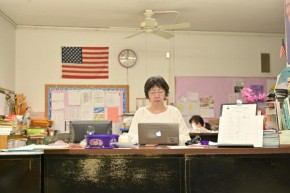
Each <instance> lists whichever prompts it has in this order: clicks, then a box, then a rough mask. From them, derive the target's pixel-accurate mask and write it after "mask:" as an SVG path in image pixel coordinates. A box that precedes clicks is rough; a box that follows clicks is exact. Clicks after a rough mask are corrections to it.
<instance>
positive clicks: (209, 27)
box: [0, 0, 285, 34]
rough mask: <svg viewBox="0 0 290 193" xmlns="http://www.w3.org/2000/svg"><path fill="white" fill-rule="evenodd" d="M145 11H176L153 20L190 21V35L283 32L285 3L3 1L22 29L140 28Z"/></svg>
mask: <svg viewBox="0 0 290 193" xmlns="http://www.w3.org/2000/svg"><path fill="white" fill-rule="evenodd" d="M147 9H150V10H153V11H165V10H171V11H172V10H174V11H178V12H179V14H174V13H168V14H155V15H154V16H153V17H154V18H156V19H157V21H158V23H159V24H160V25H163V24H171V23H180V22H190V23H191V26H192V27H191V28H190V29H187V30H191V31H220V32H223V31H226V32H249V33H278V34H284V33H285V32H284V31H285V30H284V0H0V14H1V15H2V16H4V17H5V18H6V19H7V20H10V22H11V23H14V24H16V25H18V26H19V27H21V26H22V25H25V26H26V25H27V26H53V27H77V28H108V27H128V28H137V27H139V23H140V22H141V21H143V19H144V16H143V12H144V10H147ZM183 30H184V29H183Z"/></svg>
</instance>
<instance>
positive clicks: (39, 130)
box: [26, 118, 52, 144]
mask: <svg viewBox="0 0 290 193" xmlns="http://www.w3.org/2000/svg"><path fill="white" fill-rule="evenodd" d="M51 126H52V121H50V120H48V119H46V118H32V119H31V123H30V127H29V128H27V129H26V134H27V137H28V138H29V139H30V143H35V144H42V143H43V141H44V138H45V137H46V136H47V135H48V130H49V128H50V127H51Z"/></svg>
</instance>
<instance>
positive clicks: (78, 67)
mask: <svg viewBox="0 0 290 193" xmlns="http://www.w3.org/2000/svg"><path fill="white" fill-rule="evenodd" d="M62 68H63V69H65V68H76V69H82V68H95V69H98V68H108V66H104V65H102V66H96V65H92V66H78V65H74V66H70V65H62Z"/></svg>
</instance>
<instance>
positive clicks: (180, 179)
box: [44, 154, 185, 193]
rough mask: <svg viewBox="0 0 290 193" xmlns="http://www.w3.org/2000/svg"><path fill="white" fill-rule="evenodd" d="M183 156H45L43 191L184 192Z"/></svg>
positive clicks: (47, 192)
mask: <svg viewBox="0 0 290 193" xmlns="http://www.w3.org/2000/svg"><path fill="white" fill-rule="evenodd" d="M184 171H185V160H184V155H140V154H139V155H120V154H119V155H118V154H117V155H116V154H114V155H109V154H108V155H97V154H95V155H69V154H67V155H59V154H58V155H53V154H50V155H45V157H44V192H45V193H91V192H102V193H115V192H124V193H125V192H126V193H136V192H138V193H143V192H144V193H148V192H150V193H155V192H156V193H157V192H158V193H160V192H162V193H178V192H180V193H184V192H185V186H184V184H185V178H184V176H185V172H184Z"/></svg>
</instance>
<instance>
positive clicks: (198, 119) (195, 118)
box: [189, 115, 211, 130]
mask: <svg viewBox="0 0 290 193" xmlns="http://www.w3.org/2000/svg"><path fill="white" fill-rule="evenodd" d="M192 122H194V123H196V124H197V123H200V124H201V125H202V126H203V127H205V128H206V129H208V130H211V125H210V124H209V123H205V122H204V120H203V118H202V117H201V116H200V115H193V116H192V117H191V118H190V119H189V123H190V124H191V123H192Z"/></svg>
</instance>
